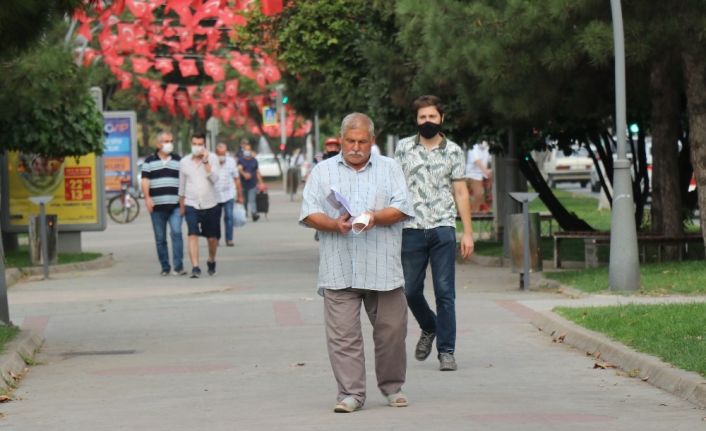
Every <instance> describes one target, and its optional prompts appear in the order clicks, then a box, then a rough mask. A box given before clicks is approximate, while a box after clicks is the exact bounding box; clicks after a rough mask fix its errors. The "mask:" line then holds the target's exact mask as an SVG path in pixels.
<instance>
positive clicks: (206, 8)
mask: <svg viewBox="0 0 706 431" xmlns="http://www.w3.org/2000/svg"><path fill="white" fill-rule="evenodd" d="M220 9H221V0H208V1H207V2H206V3H204V5H203V6H201V7H200V8H199V9H198V10H197V11H196V13H195V14H194V20H193V22H194V24H197V23H198V22H199V21H201V20H202V19H205V18H214V17H217V16H218V11H219V10H220Z"/></svg>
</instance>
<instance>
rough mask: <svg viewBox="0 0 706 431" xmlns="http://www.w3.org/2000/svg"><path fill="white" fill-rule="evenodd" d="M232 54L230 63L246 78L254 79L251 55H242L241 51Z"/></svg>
mask: <svg viewBox="0 0 706 431" xmlns="http://www.w3.org/2000/svg"><path fill="white" fill-rule="evenodd" d="M231 55H232V57H231V59H230V65H231V66H232V67H233V69H235V70H236V71H237V72H238V73H239V74H241V75H243V76H244V77H246V78H250V79H254V78H255V74H254V73H253V71H252V68H251V67H250V57H248V56H247V55H241V54H240V53H231Z"/></svg>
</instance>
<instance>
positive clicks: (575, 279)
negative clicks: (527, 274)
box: [544, 260, 706, 296]
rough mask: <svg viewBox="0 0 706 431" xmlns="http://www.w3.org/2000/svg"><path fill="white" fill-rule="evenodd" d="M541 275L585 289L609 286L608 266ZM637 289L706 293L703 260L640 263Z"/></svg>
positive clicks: (649, 292)
mask: <svg viewBox="0 0 706 431" xmlns="http://www.w3.org/2000/svg"><path fill="white" fill-rule="evenodd" d="M544 276H545V277H547V278H550V279H553V280H556V281H558V282H560V283H562V284H564V285H567V286H571V287H574V288H576V289H579V290H582V291H584V292H588V293H595V292H604V291H608V290H609V279H608V268H607V267H602V268H590V269H582V270H577V271H562V272H547V273H545V274H544ZM640 293H641V294H644V295H652V296H662V295H677V294H678V295H700V294H706V270H704V262H703V261H702V260H698V261H686V262H661V263H651V264H646V265H642V266H640Z"/></svg>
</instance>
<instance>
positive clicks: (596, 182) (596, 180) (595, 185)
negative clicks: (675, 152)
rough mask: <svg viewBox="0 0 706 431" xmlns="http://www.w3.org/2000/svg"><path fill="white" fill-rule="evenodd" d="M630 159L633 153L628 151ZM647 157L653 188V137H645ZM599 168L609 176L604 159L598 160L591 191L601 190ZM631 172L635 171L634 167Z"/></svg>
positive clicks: (615, 156) (592, 178) (649, 177)
mask: <svg viewBox="0 0 706 431" xmlns="http://www.w3.org/2000/svg"><path fill="white" fill-rule="evenodd" d="M679 148H680V151H681V145H680V146H679ZM626 156H627V158H628V160H632V157H633V156H632V153H631V152H628V153H627V154H626ZM616 158H617V155H616V154H615V153H613V160H615V159H616ZM645 159H646V162H647V178H648V180H649V182H650V190H652V138H651V137H649V136H648V137H646V138H645ZM598 169H600V170H601V172H602V173H603V176H604V177H606V178H607V177H608V173H607V172H606V171H605V166H603V162H602V161H600V160H599V161H598V166H595V165H594V166H593V168H592V169H591V191H593V192H596V193H597V192H599V191H600V190H601V180H600V178H599V177H598ZM630 172H633V170H632V168H631V170H630Z"/></svg>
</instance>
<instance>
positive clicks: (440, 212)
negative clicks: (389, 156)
mask: <svg viewBox="0 0 706 431" xmlns="http://www.w3.org/2000/svg"><path fill="white" fill-rule="evenodd" d="M395 159H397V161H398V162H399V163H400V165H401V166H402V171H403V172H404V175H405V177H406V178H407V189H408V191H409V201H410V203H411V205H412V208H413V210H414V218H410V219H408V220H407V222H406V223H405V226H404V227H405V228H413V229H431V228H435V227H439V226H453V227H455V226H456V214H457V211H456V202H455V200H454V190H453V184H452V183H453V182H454V181H463V180H464V177H463V175H464V170H465V164H466V161H465V155H464V153H463V150H462V149H461V147H459V146H458V145H456V144H455V143H453V142H451V141H449V140H448V139H446V138H443V140H442V141H441V143H440V144H439V146H437V147H435V148H433V149H431V150H427V149H426V148H425V147H424V145H422V144H421V143H420V142H419V135H415V136H410V137H408V138H404V139H402V140H400V141H399V143H398V144H397V149H396V150H395Z"/></svg>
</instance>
